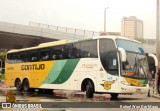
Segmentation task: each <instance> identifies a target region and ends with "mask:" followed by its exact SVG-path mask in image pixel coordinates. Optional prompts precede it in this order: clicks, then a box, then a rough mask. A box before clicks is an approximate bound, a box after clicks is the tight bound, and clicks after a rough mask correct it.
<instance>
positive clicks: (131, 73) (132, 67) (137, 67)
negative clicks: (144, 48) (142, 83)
mask: <svg viewBox="0 0 160 111" xmlns="http://www.w3.org/2000/svg"><path fill="white" fill-rule="evenodd" d="M126 54H127V60H126V62H122V69H123V71H122V75H124V76H128V77H133V78H139V79H143V78H148V62H147V58H146V56H145V55H144V54H139V53H133V52H126Z"/></svg>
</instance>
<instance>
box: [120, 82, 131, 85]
mask: <svg viewBox="0 0 160 111" xmlns="http://www.w3.org/2000/svg"><path fill="white" fill-rule="evenodd" d="M121 83H122V84H123V85H128V86H130V83H128V82H126V81H121Z"/></svg>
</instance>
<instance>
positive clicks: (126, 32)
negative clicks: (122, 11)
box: [121, 16, 143, 39]
mask: <svg viewBox="0 0 160 111" xmlns="http://www.w3.org/2000/svg"><path fill="white" fill-rule="evenodd" d="M121 35H122V36H125V37H128V38H132V39H142V38H143V21H142V20H139V19H137V18H136V17H135V16H130V17H128V18H127V17H123V18H122V20H121Z"/></svg>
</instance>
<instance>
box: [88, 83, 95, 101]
mask: <svg viewBox="0 0 160 111" xmlns="http://www.w3.org/2000/svg"><path fill="white" fill-rule="evenodd" d="M93 94H94V86H93V83H92V82H91V81H88V82H87V85H86V97H87V98H93Z"/></svg>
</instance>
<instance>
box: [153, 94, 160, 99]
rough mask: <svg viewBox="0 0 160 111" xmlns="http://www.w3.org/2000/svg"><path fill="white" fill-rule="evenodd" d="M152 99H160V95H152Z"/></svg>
mask: <svg viewBox="0 0 160 111" xmlns="http://www.w3.org/2000/svg"><path fill="white" fill-rule="evenodd" d="M151 97H154V98H156V99H160V95H158V94H157V95H155V94H153V95H151Z"/></svg>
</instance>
